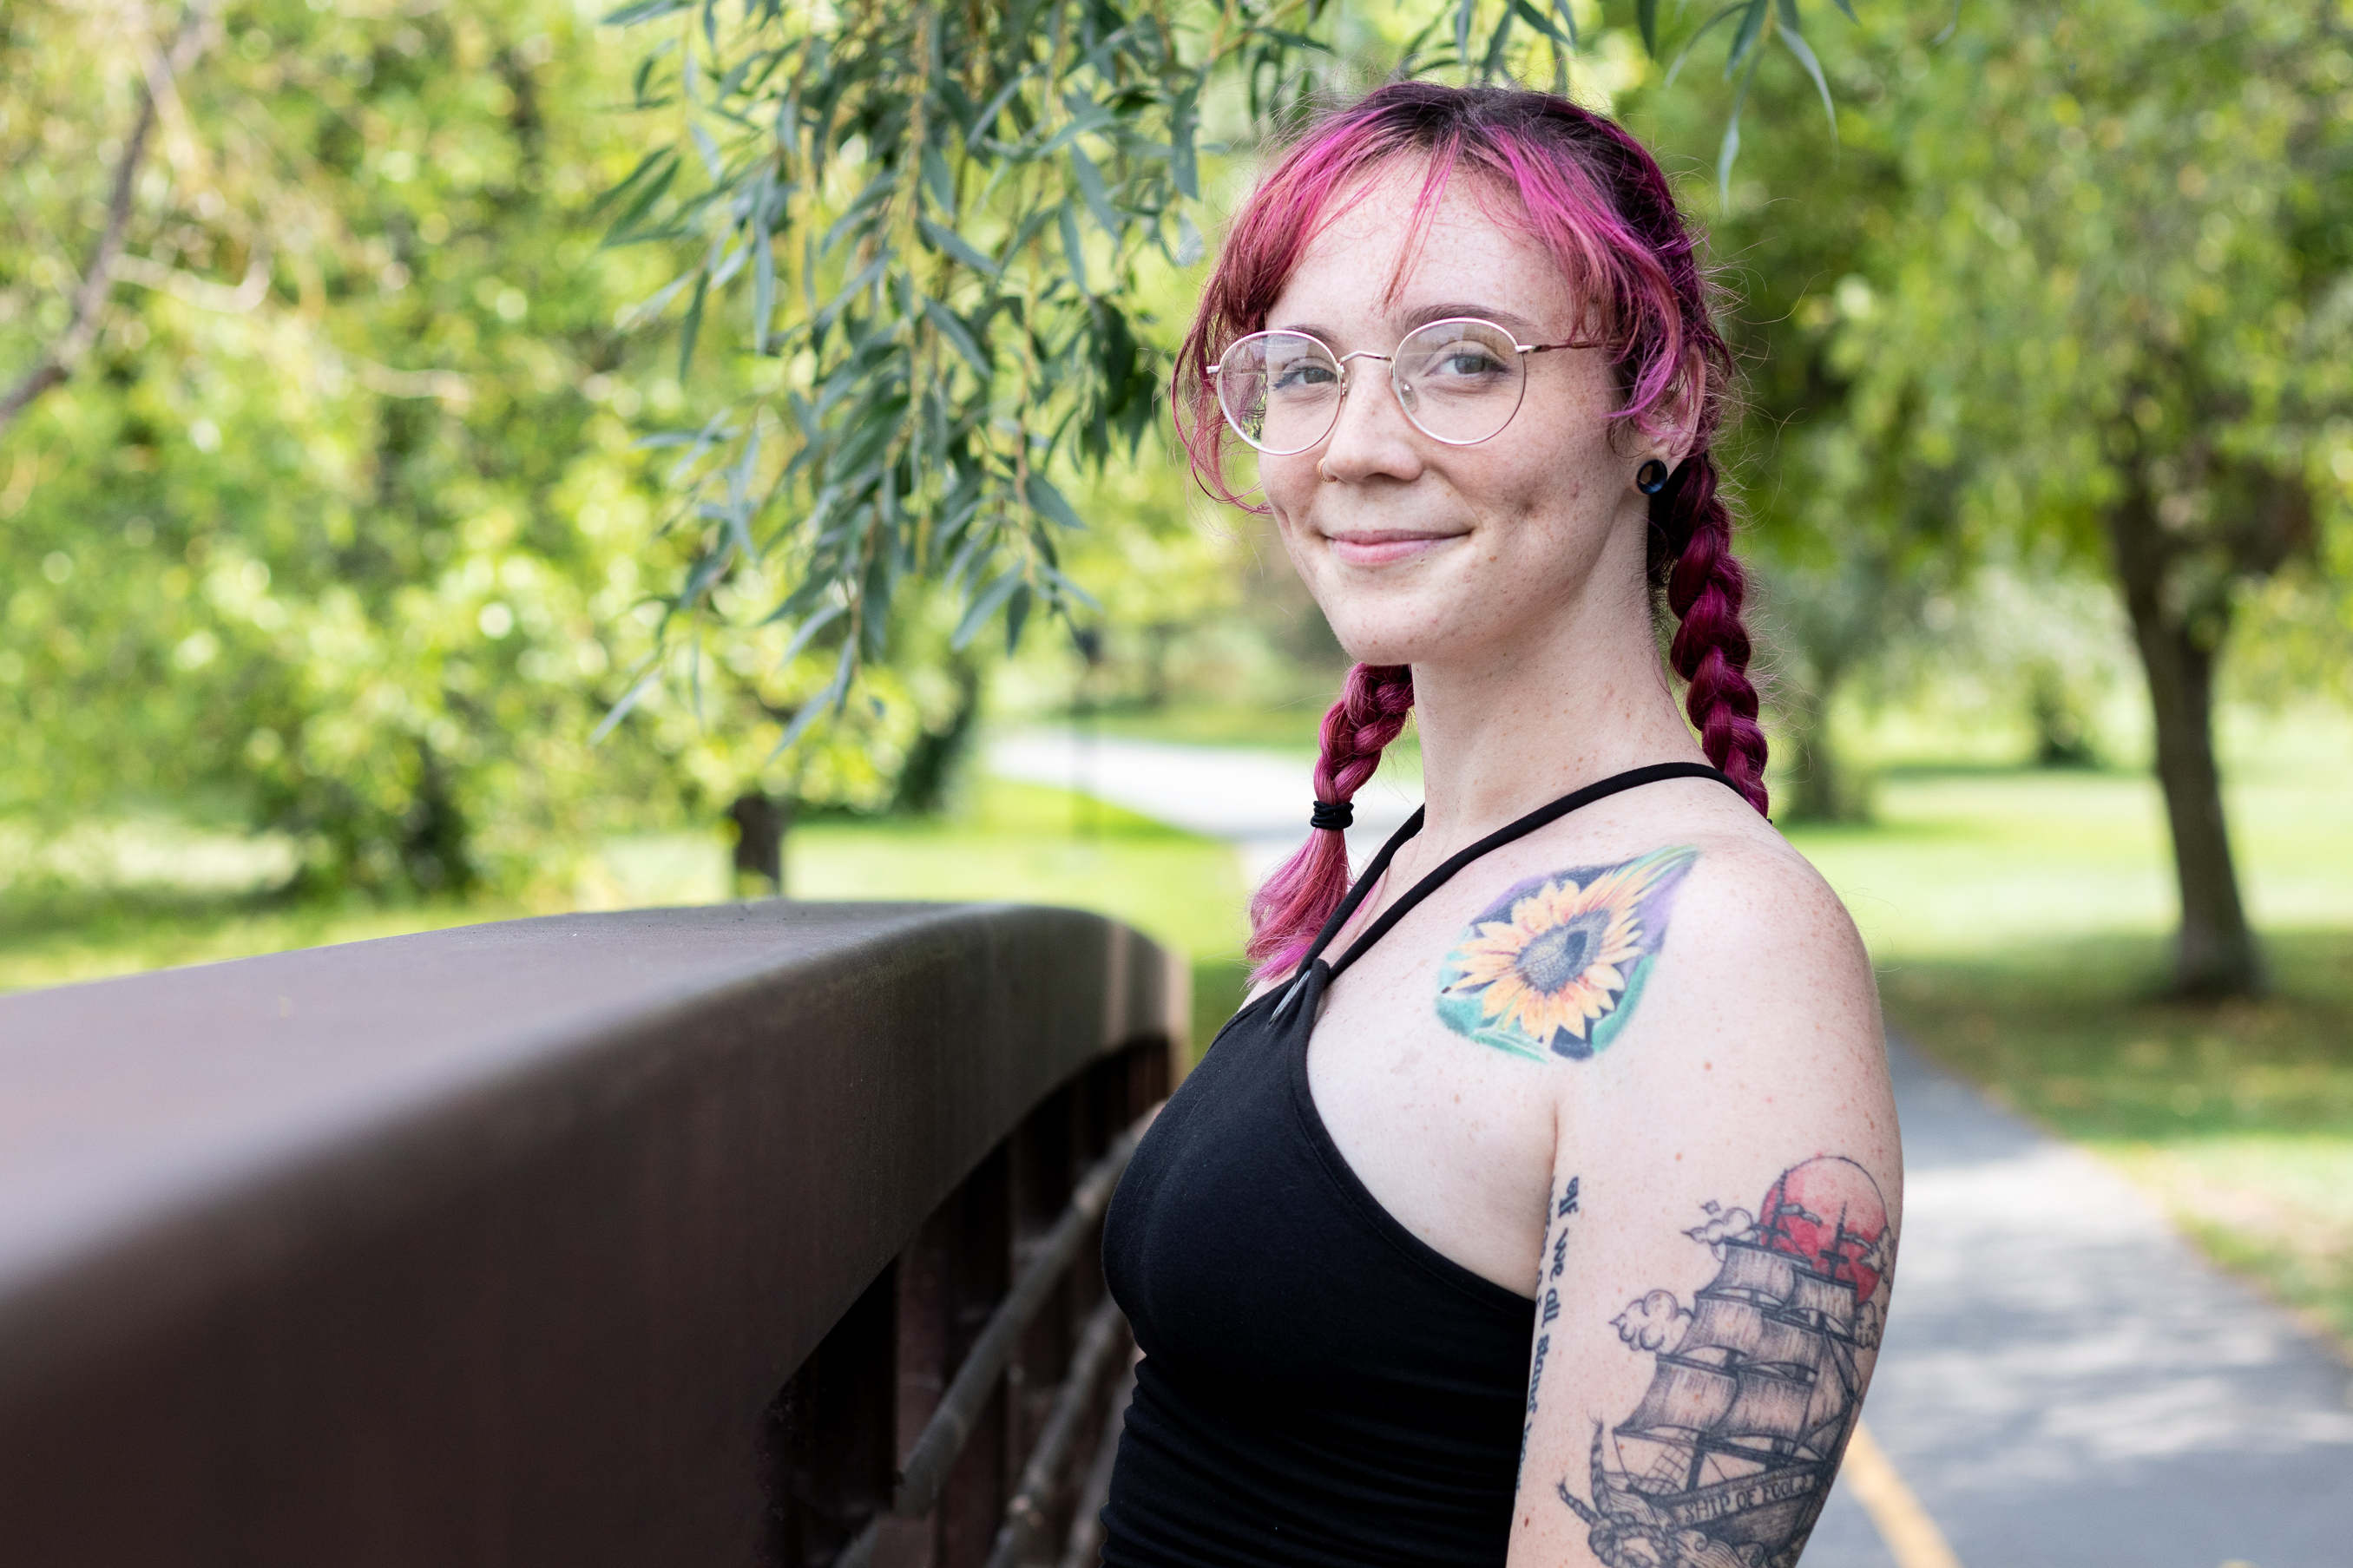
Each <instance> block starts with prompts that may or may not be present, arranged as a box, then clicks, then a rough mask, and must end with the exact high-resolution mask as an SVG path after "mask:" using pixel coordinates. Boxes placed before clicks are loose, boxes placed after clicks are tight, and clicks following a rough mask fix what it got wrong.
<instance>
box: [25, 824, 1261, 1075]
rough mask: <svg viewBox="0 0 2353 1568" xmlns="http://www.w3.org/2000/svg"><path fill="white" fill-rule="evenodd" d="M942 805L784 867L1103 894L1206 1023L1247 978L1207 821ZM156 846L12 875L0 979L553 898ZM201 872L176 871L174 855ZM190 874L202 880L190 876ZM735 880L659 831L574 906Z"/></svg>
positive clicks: (706, 892)
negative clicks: (294, 871)
mask: <svg viewBox="0 0 2353 1568" xmlns="http://www.w3.org/2000/svg"><path fill="white" fill-rule="evenodd" d="M970 793H971V798H970V800H969V801H968V802H967V803H966V804H965V807H964V809H962V810H960V811H959V812H957V813H956V814H955V815H954V816H949V817H945V818H943V819H940V820H937V821H904V820H888V819H886V820H880V821H854V820H852V821H843V820H833V821H826V820H819V821H814V822H810V823H807V824H805V825H803V826H800V827H798V828H797V829H796V830H795V831H794V832H793V834H792V835H791V837H790V839H789V840H788V848H787V850H786V855H787V866H786V878H787V881H788V885H789V887H790V889H791V891H792V893H793V895H794V896H795V897H797V898H805V899H937V900H1011V901H1015V902H1020V903H1039V904H1069V905H1073V906H1077V907H1080V908H1084V909H1093V910H1102V911H1103V912H1104V913H1106V914H1109V915H1112V916H1113V917H1114V918H1116V919H1119V920H1123V921H1126V922H1127V923H1129V924H1130V925H1133V926H1134V927H1135V928H1136V929H1137V930H1139V931H1144V932H1145V934H1146V935H1148V936H1151V937H1153V938H1154V939H1155V940H1157V941H1160V942H1166V943H1169V944H1171V945H1173V946H1175V947H1176V948H1179V949H1181V950H1182V951H1183V952H1186V953H1187V955H1188V956H1190V957H1191V958H1192V959H1193V961H1194V1010H1195V1017H1196V1021H1197V1038H1198V1039H1200V1040H1206V1039H1207V1038H1208V1035H1207V1034H1203V1033H1200V1032H1199V1027H1200V1026H1202V1025H1206V1026H1207V1027H1208V1030H1209V1031H1211V1032H1214V1030H1215V1029H1216V1027H1217V1026H1218V1024H1219V1023H1222V1022H1223V1021H1224V1018H1225V1016H1226V1014H1227V1013H1228V1012H1229V1011H1230V1010H1231V1008H1232V1007H1233V1005H1235V1003H1236V1002H1237V1001H1238V1000H1239V999H1240V976H1241V973H1242V966H1241V963H1240V957H1239V955H1240V950H1241V943H1242V938H1243V935H1244V931H1243V926H1242V909H1243V900H1244V897H1245V889H1243V887H1242V884H1241V873H1240V865H1239V863H1238V862H1237V860H1236V858H1235V856H1234V854H1233V852H1232V851H1231V850H1230V849H1229V848H1228V847H1226V846H1225V845H1223V844H1220V843H1217V842H1215V841H1213V840H1210V839H1205V838H1198V837H1194V836H1192V835H1190V834H1187V833H1183V832H1180V831H1178V830H1176V829H1175V828H1172V827H1167V826H1163V825H1162V824H1160V823H1157V822H1154V821H1151V820H1149V819H1147V818H1145V817H1141V816H1135V815H1134V813H1132V812H1126V811H1122V810H1120V809H1119V808H1118V807H1116V806H1110V805H1103V804H1101V803H1099V802H1094V801H1089V800H1085V799H1082V798H1081V797H1079V796H1076V795H1071V794H1069V793H1068V792H1066V791H1062V790H1056V789H1047V788H1042V787H1039V786H1037V785H1032V784H1012V783H1007V782H1004V781H1000V780H995V779H985V780H982V781H980V782H979V784H977V785H976V787H975V788H974V789H973V790H972V791H971V792H970ZM150 839H153V840H154V841H155V843H156V844H157V845H164V846H165V847H159V848H153V852H152V853H149V854H148V855H147V856H146V857H145V859H146V863H147V864H148V866H149V867H150V868H151V869H155V868H161V869H162V870H163V871H164V873H165V874H164V876H162V877H161V878H160V879H149V880H144V881H139V880H129V879H125V876H124V874H123V873H122V872H121V868H120V867H119V866H117V865H116V864H115V863H114V862H113V861H111V860H109V861H105V862H103V863H102V864H100V865H99V866H98V868H97V869H95V870H93V871H92V872H91V880H90V881H89V882H77V881H75V880H72V879H69V878H67V877H64V876H60V875H54V874H44V875H42V876H40V877H37V878H26V879H18V880H17V881H16V883H14V884H13V885H10V886H6V887H5V888H0V991H14V990H24V989H28V988H30V987H34V986H41V985H62V984H72V983H74V982H77V981H84V980H99V979H104V978H106V977H107V976H109V975H114V974H123V973H133V972H136V971H139V970H144V969H159V968H164V967H167V966H171V965H175V964H184V963H208V962H211V961H214V960H217V959H226V958H241V957H245V956H248V955H249V954H253V953H259V952H283V951H285V950H287V949H289V948H297V947H315V946H319V945H322V944H324V943H329V942H357V941H361V940H364V939H366V938H369V937H378V936H396V935H399V934H401V933H403V932H406V931H428V930H434V929H437V928H439V927H444V926H452V925H465V924H470V923H472V922H474V921H495V920H508V919H512V918H514V917H516V916H520V915H525V914H540V913H547V912H550V909H551V908H553V907H558V906H551V905H548V904H544V903H541V904H535V905H529V906H527V905H525V904H522V903H521V902H514V901H504V900H475V901H472V902H459V901H455V900H450V901H444V902H438V903H424V904H405V905H396V906H392V907H375V906H368V905H353V906H335V905H318V904H298V905H285V904H280V903H277V902H274V901H272V900H270V899H269V897H267V896H266V895H265V894H262V893H260V892H258V891H255V890H253V889H251V888H250V886H249V884H250V883H251V881H252V880H253V879H252V878H248V879H246V880H247V883H248V886H239V885H238V884H237V880H236V879H234V878H224V876H223V875H222V874H221V873H220V872H219V871H218V869H217V868H218V867H219V865H220V864H222V863H223V862H224V860H225V859H226V858H228V857H227V850H226V848H225V847H224V846H222V845H221V844H219V843H217V842H216V841H215V838H214V837H211V836H205V835H196V834H184V835H181V836H180V837H178V838H177V839H171V840H169V842H168V844H166V842H165V839H164V837H162V836H159V834H158V833H157V832H155V831H153V830H146V831H145V837H142V838H141V840H140V842H141V843H142V845H146V844H147V843H148V841H149V840H150ZM182 870H185V871H186V872H187V873H188V874H187V875H186V876H185V877H181V878H177V879H174V877H173V876H172V875H170V873H172V872H176V871H182ZM192 884H193V885H192ZM732 896H733V889H732V887H731V876H730V872H729V869H728V852H727V847H726V841H725V838H724V837H723V835H722V834H720V833H718V832H715V831H714V832H712V833H707V834H705V833H677V834H651V835H646V836H642V837H634V838H630V839H625V840H622V841H620V842H617V843H615V844H612V845H610V846H607V847H606V848H605V850H604V851H603V853H602V854H601V855H600V856H599V857H597V858H596V860H595V861H594V862H592V863H591V864H590V865H589V866H588V868H586V871H585V872H584V874H583V877H582V879H581V882H580V885H579V886H578V887H577V889H575V894H574V896H573V897H572V898H571V899H570V900H567V901H566V902H565V903H564V904H563V905H562V906H561V907H572V908H587V909H619V908H625V907H642V906H645V905H652V904H677V903H708V902H712V901H715V900H721V899H725V898H729V897H732Z"/></svg>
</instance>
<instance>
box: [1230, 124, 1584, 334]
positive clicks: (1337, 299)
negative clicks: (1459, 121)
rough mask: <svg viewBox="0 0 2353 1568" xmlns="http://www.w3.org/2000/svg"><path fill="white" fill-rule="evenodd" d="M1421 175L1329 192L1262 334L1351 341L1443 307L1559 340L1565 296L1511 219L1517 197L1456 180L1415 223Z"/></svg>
mask: <svg viewBox="0 0 2353 1568" xmlns="http://www.w3.org/2000/svg"><path fill="white" fill-rule="evenodd" d="M1425 170H1426V165H1425V164H1423V163H1420V162H1419V161H1418V160H1417V161H1414V162H1410V163H1407V162H1398V163H1390V164H1388V165H1387V166H1385V167H1383V168H1381V169H1378V170H1377V171H1375V172H1373V173H1372V174H1369V175H1367V176H1366V177H1365V178H1364V179H1362V180H1359V181H1358V182H1356V184H1353V185H1348V186H1344V187H1342V188H1341V189H1340V190H1339V191H1337V192H1335V193H1334V196H1333V202H1332V211H1331V212H1330V213H1328V214H1327V215H1326V216H1325V217H1324V220H1323V223H1322V225H1321V226H1320V227H1319V228H1318V230H1317V231H1316V233H1315V235H1314V237H1313V238H1311V239H1310V240H1309V241H1308V244H1307V249H1306V252H1305V254H1304V255H1303V257H1302V258H1301V259H1300V263H1299V266H1298V268H1297V269H1296V270H1295V271H1293V273H1292V275H1291V277H1290V279H1289V280H1288V281H1287V282H1285V283H1284V285H1283V289H1282V293H1281V294H1280V295H1278V296H1276V299H1275V302H1274V305H1273V307H1272V308H1271V310H1268V312H1267V320H1266V325H1267V326H1269V327H1304V328H1309V329H1311V330H1314V329H1321V331H1322V332H1323V333H1334V334H1339V335H1345V336H1353V335H1355V334H1357V333H1361V332H1367V331H1372V332H1379V331H1390V330H1396V329H1401V328H1402V326H1403V325H1404V324H1405V323H1408V322H1409V321H1414V320H1415V319H1417V318H1419V319H1423V320H1426V319H1428V311H1429V309H1430V307H1431V306H1432V305H1445V306H1449V307H1452V306H1463V307H1477V310H1475V311H1474V312H1472V313H1479V314H1493V315H1496V316H1498V317H1499V318H1508V317H1518V318H1520V320H1519V321H1510V320H1504V322H1503V324H1504V325H1507V326H1514V327H1517V326H1521V325H1525V326H1526V327H1528V328H1530V329H1533V330H1541V331H1550V332H1566V331H1568V330H1569V329H1570V328H1571V327H1572V325H1573V323H1574V321H1575V319H1576V316H1577V309H1576V305H1577V301H1576V299H1575V297H1574V294H1573V291H1572V290H1571V289H1570V287H1569V283H1568V279H1567V276H1566V275H1565V274H1564V273H1563V272H1562V270H1561V268H1560V266H1559V264H1558V263H1557V262H1556V261H1555V260H1554V259H1553V258H1552V257H1551V255H1550V254H1549V253H1548V252H1547V251H1546V249H1545V248H1544V247H1543V246H1542V245H1540V244H1539V243H1538V242H1537V241H1536V239H1535V237H1533V236H1532V235H1530V234H1529V233H1528V231H1527V226H1526V225H1525V224H1524V223H1523V222H1521V221H1520V214H1519V206H1518V198H1517V197H1516V196H1515V195H1514V194H1513V193H1511V192H1509V191H1507V190H1504V189H1502V188H1500V187H1498V186H1497V185H1496V184H1494V183H1493V181H1492V180H1490V179H1487V178H1486V177H1484V176H1482V175H1475V174H1461V173H1458V174H1455V176H1454V177H1453V178H1452V179H1451V180H1449V181H1448V182H1447V184H1446V188H1445V189H1444V191H1442V192H1441V193H1440V194H1438V195H1436V196H1435V197H1434V198H1433V199H1431V201H1430V205H1428V206H1427V207H1426V208H1424V209H1423V210H1422V211H1420V213H1419V216H1417V213H1416V207H1417V206H1418V205H1419V204H1420V202H1421V200H1422V184H1423V180H1424V177H1425ZM1352 346H1356V345H1352ZM1381 346H1386V345H1381Z"/></svg>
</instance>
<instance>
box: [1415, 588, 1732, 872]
mask: <svg viewBox="0 0 2353 1568" xmlns="http://www.w3.org/2000/svg"><path fill="white" fill-rule="evenodd" d="M1413 688H1414V724H1415V728H1416V729H1417V731H1419V736H1420V740H1421V766H1422V798H1423V801H1424V810H1425V816H1424V818H1423V826H1422V831H1421V833H1420V834H1419V836H1418V837H1417V840H1416V843H1415V846H1414V848H1415V851H1416V853H1415V857H1414V858H1415V859H1416V860H1418V861H1430V860H1432V859H1435V858H1444V857H1445V856H1447V855H1450V854H1451V853H1453V851H1455V850H1456V849H1459V848H1461V847H1463V846H1464V845H1466V844H1470V843H1472V842H1474V841H1476V840H1477V839H1479V838H1481V837H1484V836H1485V835H1486V834H1489V833H1492V832H1493V831H1494V830H1495V829H1496V828H1498V827H1501V826H1504V824H1505V823H1508V822H1510V821H1512V820H1513V819H1514V818H1516V817H1519V816H1525V814H1526V813H1528V812H1531V811H1534V810H1535V808H1536V807H1538V806H1540V805H1545V804H1546V802H1548V801H1553V800H1556V799H1558V798H1559V797H1560V796H1562V795H1567V794H1568V793H1569V792H1570V791H1571V790H1575V789H1579V788H1582V787H1583V786H1584V785H1586V784H1592V783H1595V782H1596V781H1598V780H1600V779H1605V778H1608V777H1609V776H1610V775H1611V774H1613V773H1623V772H1625V771H1626V770H1627V769H1629V768H1636V767H1641V766H1642V765H1643V764H1645V763H1667V762H1704V761H1705V760H1706V759H1705V757H1704V755H1703V753H1702V752H1701V750H1700V746H1699V742H1698V740H1697V738H1696V737H1695V736H1694V735H1693V733H1692V731H1691V729H1690V727H1689V726H1688V725H1687V724H1686V723H1685V722H1684V721H1683V713H1682V711H1681V710H1680V709H1679V708H1678V707H1677V705H1676V700H1675V693H1674V689H1673V688H1672V686H1671V685H1670V684H1669V681H1668V678H1667V672H1666V669H1665V668H1664V665H1663V663H1662V660H1661V659H1660V658H1659V654H1658V645H1657V643H1656V642H1655V640H1654V639H1653V636H1652V633H1651V617H1650V606H1649V605H1648V603H1647V599H1646V596H1645V595H1643V594H1642V592H1641V588H1640V584H1639V579H1638V580H1637V584H1636V585H1635V589H1634V591H1633V592H1631V593H1622V592H1621V593H1614V594H1612V595H1609V597H1608V598H1607V599H1591V600H1588V601H1587V602H1581V603H1579V604H1577V605H1570V606H1568V607H1567V610H1566V612H1565V613H1564V614H1562V615H1561V616H1558V617H1556V621H1555V622H1554V624H1553V625H1552V626H1548V627H1546V628H1545V633H1544V635H1542V636H1541V637H1537V638H1535V639H1533V640H1523V641H1521V642H1518V643H1516V644H1514V645H1513V646H1509V647H1485V648H1481V649H1479V650H1478V653H1477V657H1475V658H1461V659H1446V660H1435V661H1431V662H1429V663H1417V664H1416V665H1415V666H1414V667H1413Z"/></svg>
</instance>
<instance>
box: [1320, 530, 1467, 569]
mask: <svg viewBox="0 0 2353 1568" xmlns="http://www.w3.org/2000/svg"><path fill="white" fill-rule="evenodd" d="M1468 537H1469V535H1468V534H1463V533H1442V532H1440V531H1435V530H1430V529H1411V528H1367V529H1359V530H1355V531H1350V532H1347V533H1327V534H1325V535H1324V542H1326V543H1327V544H1329V545H1330V546H1331V549H1332V556H1333V559H1335V560H1336V561H1338V562H1340V563H1342V564H1344V565H1348V566H1388V565H1390V564H1393V563H1396V562H1399V561H1410V560H1412V559H1413V558H1415V557H1416V556H1419V555H1425V554H1428V553H1429V552H1431V551H1433V550H1436V549H1438V548H1439V547H1440V546H1441V545H1445V544H1451V543H1452V542H1454V541H1456V540H1458V539H1464V538H1468Z"/></svg>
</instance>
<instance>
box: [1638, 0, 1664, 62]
mask: <svg viewBox="0 0 2353 1568" xmlns="http://www.w3.org/2000/svg"><path fill="white" fill-rule="evenodd" d="M1634 21H1635V23H1636V25H1637V26H1640V27H1641V29H1642V47H1643V48H1645V49H1647V50H1649V51H1650V55H1651V58H1652V59H1657V58H1659V0H1634Z"/></svg>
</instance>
